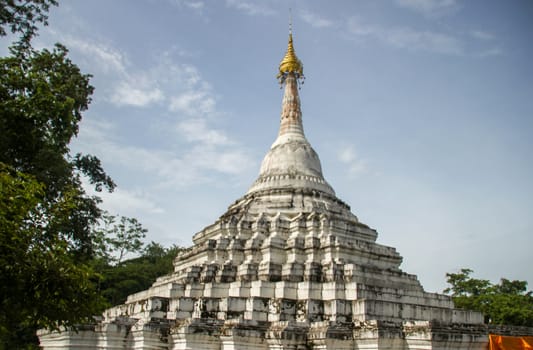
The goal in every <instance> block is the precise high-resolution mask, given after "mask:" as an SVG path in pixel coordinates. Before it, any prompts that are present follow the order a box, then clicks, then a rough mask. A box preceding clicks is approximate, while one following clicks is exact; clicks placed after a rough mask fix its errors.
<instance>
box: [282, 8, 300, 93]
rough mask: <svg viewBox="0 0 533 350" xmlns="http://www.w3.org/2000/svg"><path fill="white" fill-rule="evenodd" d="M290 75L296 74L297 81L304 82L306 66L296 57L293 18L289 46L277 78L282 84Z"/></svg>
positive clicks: (290, 20) (290, 25)
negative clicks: (293, 42)
mask: <svg viewBox="0 0 533 350" xmlns="http://www.w3.org/2000/svg"><path fill="white" fill-rule="evenodd" d="M289 11H290V10H289ZM290 17H292V16H290ZM289 73H294V74H295V76H296V78H297V79H300V80H303V78H304V66H303V64H302V62H301V61H300V60H299V59H298V57H296V53H295V52H294V46H293V44H292V18H289V45H288V47H287V52H286V53H285V57H283V59H282V60H281V63H280V64H279V73H278V76H277V78H278V79H279V82H280V83H281V84H282V83H283V82H284V81H285V78H286V77H287V74H289Z"/></svg>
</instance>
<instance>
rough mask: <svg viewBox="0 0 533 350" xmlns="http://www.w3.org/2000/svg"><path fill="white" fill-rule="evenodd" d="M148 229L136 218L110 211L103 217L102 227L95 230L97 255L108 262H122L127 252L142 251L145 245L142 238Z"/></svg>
mask: <svg viewBox="0 0 533 350" xmlns="http://www.w3.org/2000/svg"><path fill="white" fill-rule="evenodd" d="M146 232H148V230H147V229H145V228H143V226H142V224H141V223H140V222H139V221H138V220H137V219H135V218H128V217H125V216H120V217H119V216H118V215H117V216H113V215H111V214H109V213H108V212H105V213H103V215H102V217H101V223H100V229H99V230H96V231H95V237H94V238H95V239H94V243H95V250H96V251H97V256H98V257H100V258H102V259H104V260H105V261H106V263H108V264H120V263H121V262H122V260H123V259H124V257H125V256H126V254H128V253H140V252H141V251H142V249H143V247H144V243H143V242H142V239H143V238H144V237H146Z"/></svg>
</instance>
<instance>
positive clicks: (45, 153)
mask: <svg viewBox="0 0 533 350" xmlns="http://www.w3.org/2000/svg"><path fill="white" fill-rule="evenodd" d="M11 50H12V55H11V56H9V57H4V58H0V77H1V78H0V101H1V102H0V129H2V131H3V132H2V133H1V134H0V149H3V150H4V152H2V153H1V154H0V161H1V162H4V163H6V164H9V165H10V166H12V167H14V168H15V169H16V170H18V171H22V172H24V173H27V174H31V175H33V176H35V178H36V180H37V181H39V182H40V183H42V184H44V185H45V190H44V191H45V192H44V198H43V200H44V201H45V202H47V203H54V202H60V201H61V200H62V197H63V196H64V195H65V194H66V193H68V191H69V190H75V191H76V193H77V195H76V196H74V197H73V198H72V202H73V206H74V208H73V209H72V211H71V212H70V215H69V216H68V217H64V218H63V220H59V218H58V220H56V221H55V226H53V227H50V228H49V229H50V230H54V231H55V234H57V235H59V236H61V237H62V238H63V239H64V240H65V241H68V242H70V246H69V248H70V250H71V251H72V252H75V253H76V254H77V255H78V257H79V258H84V259H89V258H90V257H91V256H92V255H93V253H94V252H93V251H92V248H93V245H92V242H91V239H92V233H91V227H92V226H93V225H95V224H96V222H97V220H98V218H99V216H100V214H101V213H100V210H99V209H98V204H99V199H98V198H96V197H89V196H87V195H86V194H85V192H84V190H83V188H82V184H81V176H82V175H85V176H87V177H88V179H89V181H90V182H91V183H92V184H94V185H95V186H96V188H97V189H101V188H102V186H104V187H106V188H107V189H108V190H110V191H111V190H113V188H114V187H115V184H114V183H113V181H112V180H111V178H109V177H108V176H107V175H106V174H105V172H104V171H103V169H102V167H101V164H100V161H99V160H98V159H97V158H95V157H93V156H87V155H81V154H77V155H75V156H74V157H70V156H69V143H70V141H71V139H72V137H74V136H76V135H77V132H78V124H79V122H80V121H81V116H82V115H81V113H82V112H83V111H84V110H86V109H87V107H88V104H89V102H90V95H91V94H92V92H93V87H92V86H91V85H90V84H89V78H90V76H89V75H84V74H82V73H81V72H80V70H79V68H78V67H77V66H76V65H75V64H73V63H72V62H71V61H70V59H68V57H67V53H68V51H67V49H66V48H65V47H64V46H61V45H56V47H55V48H54V50H53V51H48V50H46V49H44V50H42V51H35V50H32V49H21V48H17V47H14V48H12V49H11Z"/></svg>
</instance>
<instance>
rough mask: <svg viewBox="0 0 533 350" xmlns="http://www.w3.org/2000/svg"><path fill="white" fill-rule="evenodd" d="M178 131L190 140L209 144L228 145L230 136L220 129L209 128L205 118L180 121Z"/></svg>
mask: <svg viewBox="0 0 533 350" xmlns="http://www.w3.org/2000/svg"><path fill="white" fill-rule="evenodd" d="M178 131H179V132H180V133H181V134H182V135H183V136H184V137H185V139H186V140H187V141H189V142H201V143H204V144H207V145H228V144H231V141H230V140H229V138H228V137H227V136H226V135H225V134H224V133H223V132H222V131H220V130H213V129H209V128H208V126H207V122H206V120H205V119H187V120H184V121H181V122H180V123H178Z"/></svg>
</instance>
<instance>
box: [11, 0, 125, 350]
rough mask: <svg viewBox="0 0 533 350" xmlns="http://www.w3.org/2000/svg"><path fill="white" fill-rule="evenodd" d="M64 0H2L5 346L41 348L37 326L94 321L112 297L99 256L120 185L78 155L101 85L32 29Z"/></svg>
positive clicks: (90, 159)
mask: <svg viewBox="0 0 533 350" xmlns="http://www.w3.org/2000/svg"><path fill="white" fill-rule="evenodd" d="M56 4H57V2H56V1H55V0H25V1H18V0H0V36H4V35H5V34H6V32H7V31H8V30H10V31H12V32H14V33H18V34H20V39H19V41H18V42H15V43H14V45H13V46H12V47H11V48H10V55H9V56H7V57H3V58H0V130H1V132H0V149H1V150H2V151H1V152H0V196H1V197H0V202H1V203H0V224H1V226H0V349H24V348H32V347H35V343H36V339H35V330H36V329H38V328H51V329H57V328H59V327H61V326H67V327H71V326H75V324H77V323H79V322H86V321H87V320H88V319H89V318H90V317H92V315H95V314H97V313H99V311H100V310H101V309H102V307H103V305H104V303H103V300H102V298H101V297H100V295H99V294H98V293H97V292H98V290H97V285H98V281H99V278H100V277H99V275H98V274H97V273H96V272H95V271H94V269H93V267H92V266H93V264H92V260H93V259H94V257H95V256H96V252H95V250H94V248H95V244H94V239H95V235H96V233H95V227H96V225H97V223H98V221H99V220H100V217H101V210H100V209H99V207H98V205H99V203H100V199H99V198H98V197H95V196H89V195H87V194H86V192H85V191H84V189H83V186H82V181H81V179H82V176H84V177H85V178H87V179H88V181H89V182H90V183H91V184H92V185H94V186H95V188H96V190H97V191H101V190H102V189H103V188H106V189H107V190H109V191H112V190H113V188H114V187H115V184H114V183H113V181H112V180H111V178H110V177H109V176H107V175H106V174H105V172H104V170H103V169H102V167H101V164H100V161H99V160H98V158H96V157H94V156H91V155H82V154H76V155H71V154H70V149H69V144H70V141H71V139H72V138H73V137H75V136H76V135H77V133H78V125H79V122H80V121H81V118H82V113H83V112H84V111H85V110H86V109H87V108H88V105H89V103H90V101H91V99H90V96H91V94H92V92H93V87H92V86H91V85H90V83H89V80H90V75H87V74H83V73H81V71H80V70H79V68H78V67H77V66H76V65H75V64H74V63H72V62H71V60H70V59H69V58H68V50H67V49H66V48H65V47H64V46H62V45H60V44H57V45H56V46H55V47H54V48H53V49H52V50H47V49H44V50H40V51H39V50H34V49H33V48H32V47H31V42H30V40H31V38H32V37H33V36H34V35H35V34H36V30H37V24H38V23H45V22H46V18H47V11H48V9H49V7H50V6H51V5H56Z"/></svg>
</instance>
